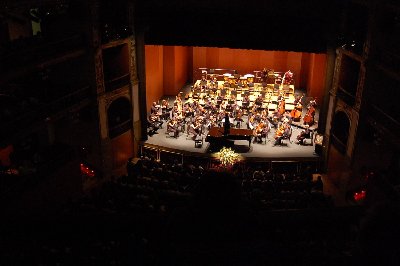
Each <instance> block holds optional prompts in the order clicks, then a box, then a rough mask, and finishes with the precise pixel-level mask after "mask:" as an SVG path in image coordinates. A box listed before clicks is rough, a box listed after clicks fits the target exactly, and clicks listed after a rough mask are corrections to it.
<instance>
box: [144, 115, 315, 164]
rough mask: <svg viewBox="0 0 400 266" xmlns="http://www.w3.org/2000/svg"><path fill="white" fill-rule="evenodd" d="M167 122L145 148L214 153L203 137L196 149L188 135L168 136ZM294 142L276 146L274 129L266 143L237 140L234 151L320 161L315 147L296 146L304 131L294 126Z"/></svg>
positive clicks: (247, 155)
mask: <svg viewBox="0 0 400 266" xmlns="http://www.w3.org/2000/svg"><path fill="white" fill-rule="evenodd" d="M166 127H167V125H166V122H164V125H163V128H160V129H159V130H158V134H154V135H152V136H148V140H146V141H144V143H143V145H144V146H145V147H152V148H158V149H165V150H168V151H173V152H178V153H183V154H185V153H189V154H193V153H195V154H198V155H199V154H202V155H205V156H206V155H207V154H208V155H211V154H212V151H210V150H209V148H210V143H208V142H205V141H204V139H205V136H204V137H203V145H202V147H200V148H196V147H195V142H194V140H193V139H191V138H190V137H188V136H187V135H186V133H180V135H179V137H178V138H174V137H171V136H169V135H168V134H166ZM292 128H293V133H292V138H291V140H292V142H290V141H289V140H284V141H283V143H284V144H283V145H277V146H274V143H275V140H274V135H275V133H274V132H275V129H272V130H271V132H270V134H269V136H268V139H267V141H266V143H253V141H252V143H251V145H250V148H249V142H248V141H247V140H236V141H235V142H234V146H233V150H235V151H236V152H238V153H240V155H242V156H243V157H244V158H248V159H259V160H262V159H268V160H318V158H319V156H318V155H316V154H315V152H314V145H307V146H305V145H298V144H296V141H295V140H296V136H297V135H298V134H299V133H300V131H301V130H302V129H301V128H298V127H296V126H293V127H292Z"/></svg>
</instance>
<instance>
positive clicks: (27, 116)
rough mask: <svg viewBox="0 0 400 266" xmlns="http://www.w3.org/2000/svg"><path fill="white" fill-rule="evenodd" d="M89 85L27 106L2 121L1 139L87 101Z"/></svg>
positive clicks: (88, 98)
mask: <svg viewBox="0 0 400 266" xmlns="http://www.w3.org/2000/svg"><path fill="white" fill-rule="evenodd" d="M89 100H90V87H88V86H87V87H84V88H81V89H79V90H76V91H74V92H72V93H70V94H68V95H65V96H63V97H61V98H58V99H57V100H54V101H52V102H50V103H42V104H38V105H36V106H29V107H27V108H25V109H24V111H23V112H21V113H20V114H16V115H15V117H14V119H13V120H11V121H2V126H1V130H0V137H1V138H3V139H7V138H10V137H12V136H15V135H16V134H17V133H18V132H20V131H21V130H22V129H27V128H29V127H31V126H33V125H35V124H37V123H38V122H42V121H43V120H44V119H46V118H47V117H52V116H56V115H60V114H62V112H63V111H68V110H69V109H70V108H71V107H74V106H79V105H81V104H82V103H85V101H86V102H89Z"/></svg>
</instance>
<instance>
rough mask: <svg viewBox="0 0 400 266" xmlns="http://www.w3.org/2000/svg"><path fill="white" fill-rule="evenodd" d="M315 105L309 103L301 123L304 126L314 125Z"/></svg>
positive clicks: (313, 102)
mask: <svg viewBox="0 0 400 266" xmlns="http://www.w3.org/2000/svg"><path fill="white" fill-rule="evenodd" d="M315 104H316V101H315V100H312V101H310V103H309V104H308V106H307V113H306V115H305V116H304V118H303V122H304V124H306V125H310V126H311V125H313V124H314V116H315V107H314V106H315Z"/></svg>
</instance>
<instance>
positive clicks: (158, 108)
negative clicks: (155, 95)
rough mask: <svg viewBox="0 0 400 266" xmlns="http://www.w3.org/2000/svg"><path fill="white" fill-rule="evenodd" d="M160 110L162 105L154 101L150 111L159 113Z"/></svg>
mask: <svg viewBox="0 0 400 266" xmlns="http://www.w3.org/2000/svg"><path fill="white" fill-rule="evenodd" d="M159 110H160V106H159V105H158V104H157V103H156V102H153V104H152V105H151V109H150V113H151V114H158V112H159Z"/></svg>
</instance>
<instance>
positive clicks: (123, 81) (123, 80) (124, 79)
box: [105, 73, 130, 91]
mask: <svg viewBox="0 0 400 266" xmlns="http://www.w3.org/2000/svg"><path fill="white" fill-rule="evenodd" d="M129 82H130V76H129V73H128V74H125V75H122V76H120V77H117V78H114V79H111V80H106V82H105V83H106V84H105V85H106V91H113V90H116V89H119V88H121V87H123V86H125V85H128V84H129Z"/></svg>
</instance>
